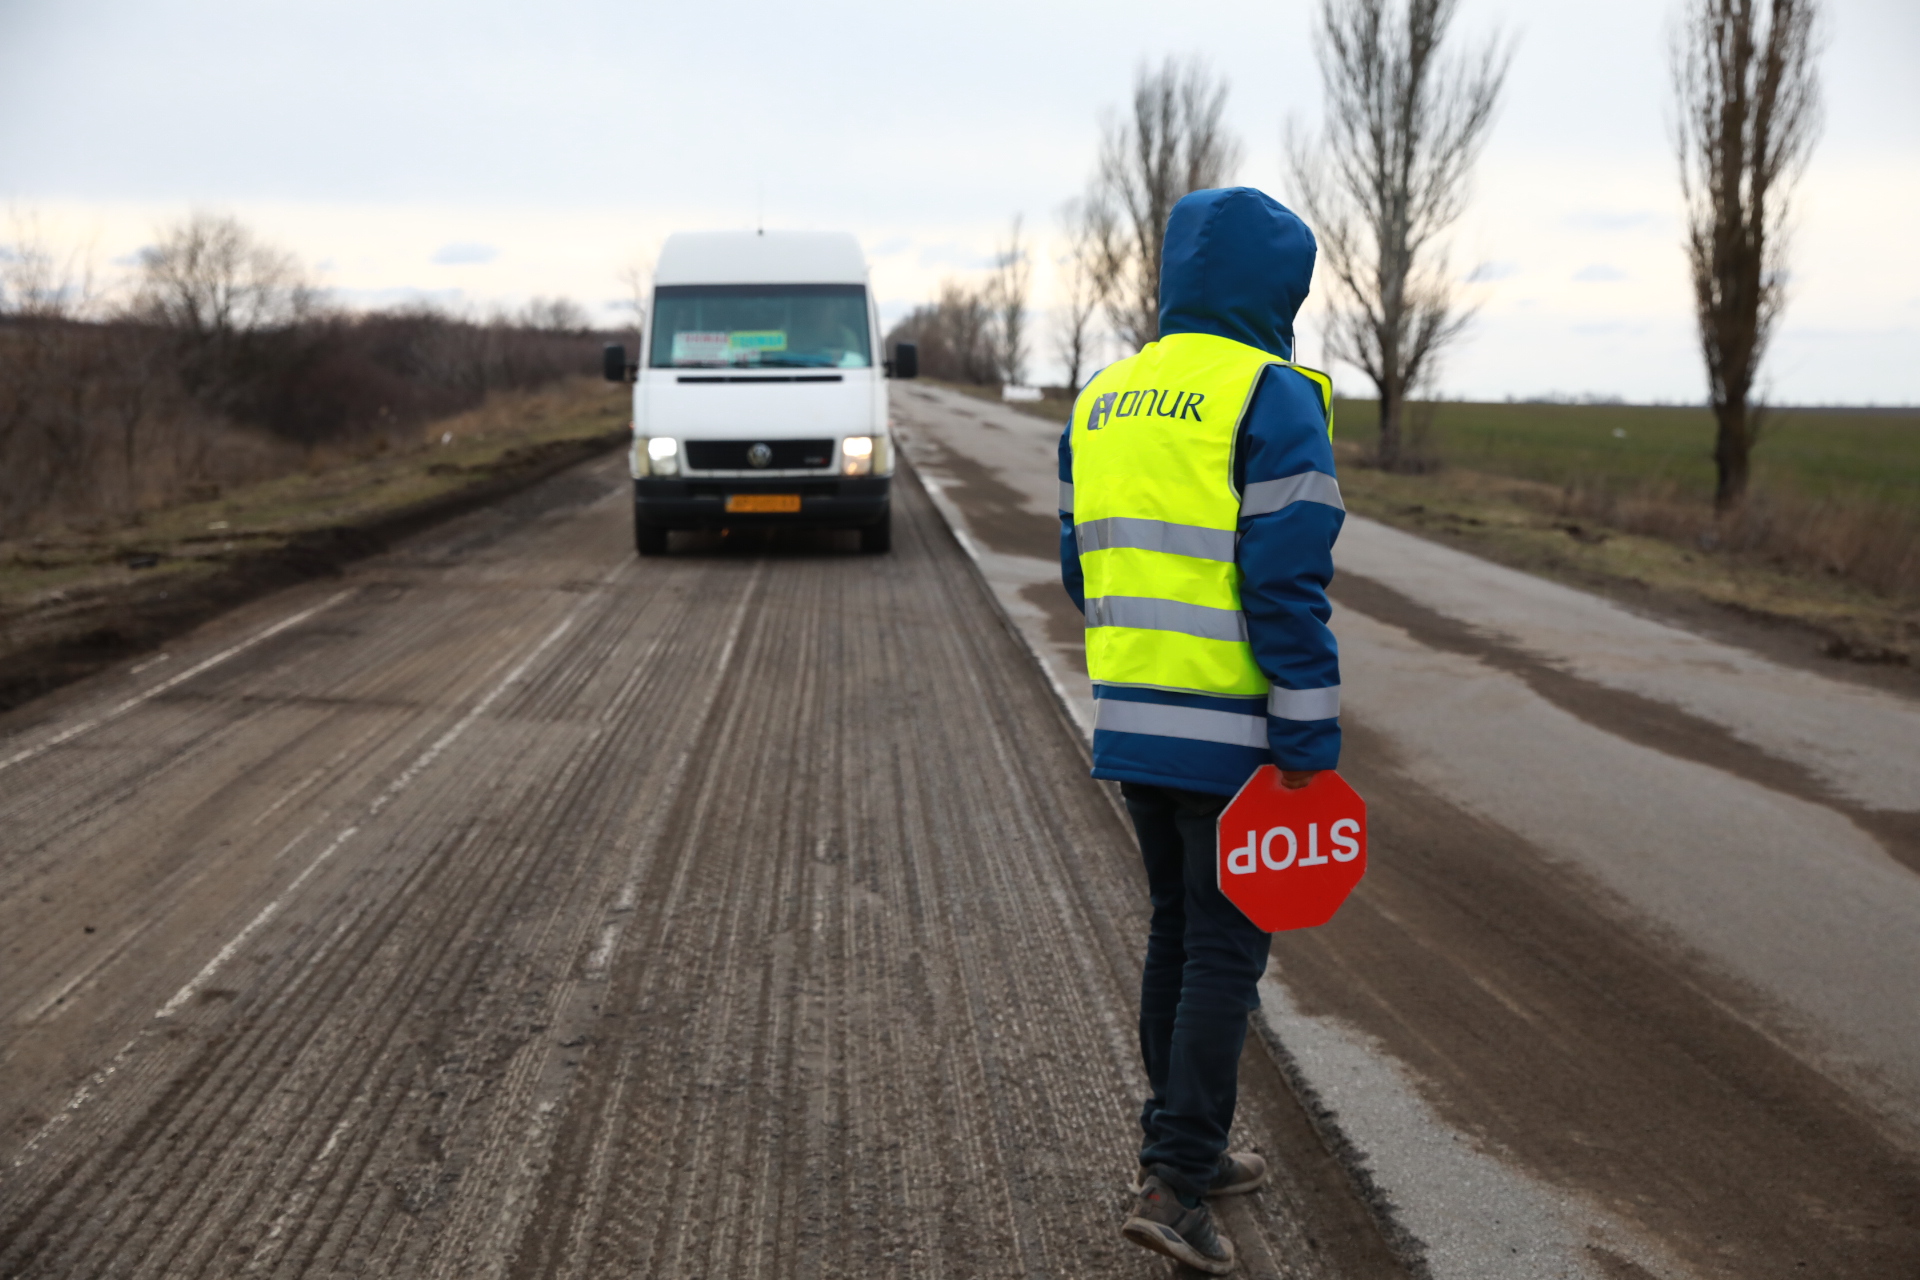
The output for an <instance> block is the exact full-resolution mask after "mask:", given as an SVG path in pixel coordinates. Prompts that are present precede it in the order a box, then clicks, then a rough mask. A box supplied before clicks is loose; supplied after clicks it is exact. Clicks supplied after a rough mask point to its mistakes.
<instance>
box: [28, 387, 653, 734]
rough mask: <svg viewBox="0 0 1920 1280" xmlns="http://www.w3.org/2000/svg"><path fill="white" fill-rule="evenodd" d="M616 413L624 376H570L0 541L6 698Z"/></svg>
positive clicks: (292, 570) (376, 536)
mask: <svg viewBox="0 0 1920 1280" xmlns="http://www.w3.org/2000/svg"><path fill="white" fill-rule="evenodd" d="M626 422H627V407H626V400H625V396H624V394H623V393H622V390H621V389H620V388H618V387H613V386H610V385H608V384H606V383H604V382H600V381H598V380H593V379H587V378H580V379H574V380H570V381H568V382H566V383H562V384H560V385H558V386H555V387H550V388H546V389H543V390H540V391H537V392H521V393H505V394H499V395H496V396H493V397H490V398H489V400H488V401H487V402H486V403H485V404H483V405H481V406H480V407H479V408H477V409H474V410H472V411H469V412H467V413H463V414H460V415H457V416H455V417H453V418H449V419H445V420H443V421H440V422H435V423H431V424H429V425H428V427H427V428H426V429H424V430H423V431H422V433H421V436H420V439H419V442H418V443H417V444H415V445H414V446H412V447H409V448H406V449H400V450H387V451H383V452H380V453H375V454H371V455H368V456H363V457H358V458H338V459H328V460H316V463H315V464H314V465H313V466H310V467H309V468H308V469H306V470H305V471H302V472H298V473H295V474H292V475H287V476H282V477H279V478H277V479H274V480H268V481H263V482H261V483H258V484H252V485H247V486H244V487H236V488H233V489H230V490H228V491H226V492H214V493H207V494H205V495H202V496H201V497H200V498H199V499H198V500H196V501H192V502H187V503H181V504H178V505H174V506H170V507H166V508H162V509H158V510H149V511H145V512H142V513H140V514H139V516H137V517H135V518H134V519H132V520H129V521H127V522H125V523H122V524H118V525H114V526H110V527H109V526H103V525H93V526H83V527H72V528H62V529H53V530H46V531H42V532H39V533H37V534H35V535H34V536H31V537H23V538H18V539H12V540H5V541H0V710H8V709H11V708H13V707H17V706H20V705H22V704H23V703H26V702H28V701H31V700H32V699H34V698H36V697H39V696H41V695H42V694H46V693H50V692H52V691H53V690H55V689H58V688H60V687H62V686H63V685H66V684H70V683H72V682H73V681H75V680H79V679H81V678H83V677H85V676H88V675H90V674H92V673H94V672H96V671H99V670H101V669H102V668H104V667H107V666H109V665H111V664H113V663H116V662H121V661H125V660H127V659H130V658H134V657H137V656H139V655H141V654H145V653H149V652H151V651H153V650H155V649H157V648H159V647H160V646H162V645H164V644H165V643H166V642H167V641H168V640H169V639H170V638H172V637H174V636H177V635H180V634H182V633H184V632H186V631H188V630H190V629H192V628H193V627H195V626H198V625H199V624H201V623H203V622H205V621H206V620H207V619H209V618H211V617H213V616H215V615H217V614H219V613H221V612H223V611H225V610H227V609H231V608H233V607H234V606H235V605H237V604H240V603H242V602H243V601H246V600H249V599H252V598H254V597H256V596H259V595H263V594H265V593H266V592H269V591H274V590H277V589H279V588H282V587H286V586H289V585H292V584H294V583H297V582H302V581H306V580H309V579H313V578H320V577H326V576H330V575H333V574H337V573H339V572H340V571H341V569H342V568H343V567H344V566H346V565H348V564H350V563H352V562H353V561H356V560H359V559H361V558H363V557H365V556H369V555H373V554H375V553H377V552H380V551H382V550H384V549H386V548H387V547H388V546H390V545H391V544H392V543H394V542H395V541H396V540H398V539H401V538H404V537H407V536H408V535H410V534H413V533H417V532H419V531H420V530H422V529H425V528H428V527H430V526H432V525H434V524H437V523H439V522H440V521H443V520H446V519H449V518H451V517H453V516H456V515H459V514H461V513H462V512H466V511H471V510H474V509H476V508H478V507H482V506H485V505H487V504H489V503H492V502H496V501H498V500H499V499H501V498H503V497H505V496H507V495H509V494H512V493H515V492H517V491H519V490H521V489H524V488H526V487H527V486H529V485H532V484H535V483H537V482H538V481H540V480H542V479H544V478H546V477H547V476H550V475H553V474H554V473H555V472H557V471H561V470H564V469H565V468H567V467H570V466H573V465H574V464H576V463H578V462H581V461H584V460H586V459H588V458H591V457H595V456H598V455H601V454H604V453H606V452H607V451H609V450H612V449H616V448H618V447H620V445H622V444H623V443H624V442H625V441H626V439H627V437H628V431H627V425H626Z"/></svg>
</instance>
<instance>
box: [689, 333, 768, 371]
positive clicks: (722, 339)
mask: <svg viewBox="0 0 1920 1280" xmlns="http://www.w3.org/2000/svg"><path fill="white" fill-rule="evenodd" d="M786 349H787V331H786V330H785V329H735V330H733V331H732V332H731V333H722V332H718V331H713V332H686V333H676V334H674V335H673V362H674V363H675V364H732V363H734V362H735V361H739V360H745V361H747V362H749V363H751V362H752V361H755V360H758V359H759V358H760V356H761V354H762V353H763V352H768V351H785V350H786Z"/></svg>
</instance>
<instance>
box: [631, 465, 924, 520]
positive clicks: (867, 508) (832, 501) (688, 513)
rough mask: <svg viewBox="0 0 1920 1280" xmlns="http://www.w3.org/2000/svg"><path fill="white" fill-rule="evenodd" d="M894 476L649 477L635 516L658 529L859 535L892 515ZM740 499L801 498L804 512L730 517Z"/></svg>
mask: <svg viewBox="0 0 1920 1280" xmlns="http://www.w3.org/2000/svg"><path fill="white" fill-rule="evenodd" d="M892 484H893V477H892V476H827V477H822V478H819V479H815V478H813V477H799V476H793V477H787V478H779V477H769V478H767V479H765V480H733V479H726V480H720V479H715V480H702V479H700V478H699V477H697V476H695V477H692V478H685V477H678V476H676V477H673V478H671V479H669V478H665V477H660V476H648V477H646V478H645V479H641V480H635V481H634V482H633V516H634V519H635V521H636V522H638V523H640V524H642V525H646V526H648V527H650V528H656V529H720V528H727V527H732V528H736V529H747V528H756V527H757V528H768V527H773V526H784V527H789V528H791V527H805V528H827V529H853V528H857V527H859V526H861V525H867V524H873V523H874V522H875V521H877V520H879V519H880V518H881V517H883V516H885V515H886V514H887V495H888V494H889V492H890V491H891V487H892ZM734 494H798V495H799V497H800V509H799V510H798V511H777V512H766V511H751V512H749V511H732V512H730V511H728V510H727V499H728V498H729V497H730V496H732V495H734Z"/></svg>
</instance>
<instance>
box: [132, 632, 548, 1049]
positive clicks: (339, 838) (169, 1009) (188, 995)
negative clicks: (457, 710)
mask: <svg viewBox="0 0 1920 1280" xmlns="http://www.w3.org/2000/svg"><path fill="white" fill-rule="evenodd" d="M579 612H580V606H579V605H576V606H574V608H573V610H572V611H571V612H569V613H568V614H567V616H566V617H564V618H562V619H561V620H560V625H559V626H557V627H555V628H554V629H553V630H551V631H549V632H547V634H546V638H545V639H543V640H541V641H540V643H539V644H537V645H535V646H534V647H533V651H532V652H531V653H529V654H527V656H526V657H524V658H522V659H521V660H520V661H519V663H518V664H516V665H515V666H514V668H513V670H511V671H509V672H507V674H506V677H505V678H504V679H502V680H501V681H500V683H499V684H496V685H495V686H493V688H492V689H490V690H488V691H487V694H486V696H485V697H483V698H481V699H480V701H478V702H476V703H474V704H473V706H472V707H471V708H469V709H468V711H467V714H466V715H464V716H461V717H460V719H459V721H458V722H456V723H455V724H454V726H453V727H452V728H450V729H448V730H447V731H446V732H445V733H443V734H441V735H440V736H439V737H438V738H436V739H434V742H433V745H432V746H430V747H428V748H427V749H426V750H425V751H422V752H421V753H420V754H419V755H418V756H416V757H415V758H414V761H413V763H412V764H409V765H408V766H407V767H406V768H405V769H402V770H401V771H400V773H399V775H398V776H397V777H395V778H394V780H393V781H392V782H389V783H388V784H387V785H386V786H385V787H384V788H383V789H382V790H381V792H380V794H379V795H377V796H375V797H374V798H373V802H372V803H371V804H369V805H368V806H367V811H366V813H365V814H363V815H362V816H361V819H360V821H359V822H356V823H354V824H352V825H351V826H348V827H345V828H343V829H342V830H341V831H340V832H339V834H337V835H335V836H334V838H333V839H332V840H330V841H328V842H327V845H326V847H325V848H323V849H321V850H320V852H319V853H317V854H315V855H314V857H313V860H312V861H311V862H309V863H307V865H306V867H305V868H304V869H303V870H302V871H301V872H300V874H299V875H297V876H295V877H294V878H293V880H292V882H291V883H289V884H288V885H287V887H286V888H284V889H282V890H281V891H280V893H279V895H278V896H277V897H275V898H274V900H273V901H271V902H269V903H268V904H267V905H266V906H264V907H262V908H260V912H259V914H258V915H256V916H254V918H253V919H252V920H249V921H248V922H247V924H246V927H245V928H243V929H241V930H240V932H239V933H236V934H234V935H233V937H232V938H231V939H229V940H228V942H227V945H226V946H224V947H222V948H220V950H219V951H217V952H215V953H214V957H213V959H211V960H209V961H207V963H206V964H205V965H204V966H203V967H202V968H201V970H200V972H198V973H196V974H194V975H193V977H191V978H189V979H188V980H187V983H186V985H185V986H183V987H181V988H180V990H178V991H176V992H175V993H174V995H173V998H172V999H171V1000H169V1001H167V1002H166V1003H165V1004H163V1005H161V1006H160V1011H159V1012H158V1013H156V1014H154V1015H153V1016H154V1017H156V1018H168V1017H172V1016H173V1015H174V1014H175V1013H177V1012H179V1010H180V1009H181V1007H182V1006H184V1005H185V1004H186V1003H187V1002H188V1001H189V1000H191V999H193V998H194V996H196V995H198V994H199V992H200V989H201V988H202V987H203V986H205V985H206V983H207V981H208V979H210V978H212V977H213V975H214V974H215V973H216V972H218V971H219V970H220V968H221V967H222V966H223V965H225V964H226V963H227V961H229V960H231V959H233V957H234V953H235V952H237V951H239V950H240V948H241V947H242V946H244V945H246V942H247V939H249V938H251V937H252V936H253V935H254V934H255V933H257V932H259V931H260V929H261V927H262V926H263V925H265V924H266V923H267V922H268V921H269V920H271V919H273V918H274V917H275V916H277V915H279V914H280V911H281V909H282V908H283V907H285V906H286V904H287V900H288V899H289V898H291V897H292V896H293V895H294V894H295V893H297V892H298V891H299V889H300V886H301V885H303V884H305V883H306V882H307V880H308V879H309V878H310V877H311V876H312V875H313V873H314V872H316V871H318V870H319V869H320V868H321V866H322V865H323V864H325V863H326V862H327V861H328V860H329V859H331V858H332V857H333V855H334V854H335V853H337V852H339V851H340V849H341V847H342V846H344V845H345V844H346V843H347V841H349V840H351V839H353V837H354V836H355V835H356V834H358V833H359V831H360V830H361V825H362V824H363V823H366V822H371V821H372V820H373V819H374V818H375V817H376V816H378V814H379V813H380V811H381V810H382V809H385V808H386V807H387V806H388V805H390V804H392V803H393V801H394V800H395V798H396V797H398V796H399V795H400V793H401V792H403V791H405V790H406V789H407V788H408V787H410V786H412V785H413V782H414V779H416V778H418V777H419V776H420V774H421V773H422V772H423V771H424V770H426V769H427V768H428V767H429V766H431V765H432V764H433V762H434V761H435V760H438V759H439V758H440V756H441V754H442V753H443V752H445V751H446V749H447V748H448V747H450V746H452V745H453V743H454V741H455V739H457V738H459V737H460V735H461V734H463V733H465V732H466V731H467V730H468V729H469V728H471V727H472V726H473V723H474V721H476V720H478V719H479V718H480V717H481V716H483V715H485V714H486V713H487V710H488V708H490V707H492V706H493V704H494V703H495V702H496V701H498V700H499V698H500V695H501V694H503V693H505V692H506V691H507V690H508V689H509V688H510V687H511V686H512V685H513V684H514V682H515V681H517V680H519V679H520V677H521V676H523V675H525V674H526V671H527V668H528V667H530V666H532V665H533V664H534V662H535V660H537V659H538V658H539V657H540V655H541V654H543V653H545V652H546V651H547V650H548V649H549V648H550V647H552V645H553V643H554V641H556V640H558V639H559V638H560V637H561V636H563V635H565V634H566V633H567V632H568V631H570V630H572V628H573V623H574V619H575V617H576V616H577V615H578V614H579ZM496 669H497V668H496Z"/></svg>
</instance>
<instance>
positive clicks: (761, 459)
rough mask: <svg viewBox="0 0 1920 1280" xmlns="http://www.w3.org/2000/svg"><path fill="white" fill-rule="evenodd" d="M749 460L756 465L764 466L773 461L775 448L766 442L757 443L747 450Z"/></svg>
mask: <svg viewBox="0 0 1920 1280" xmlns="http://www.w3.org/2000/svg"><path fill="white" fill-rule="evenodd" d="M747 461H748V462H750V463H752V464H753V465H754V466H756V467H764V466H766V465H767V464H768V463H769V462H772V461H773V450H772V449H769V448H768V447H767V446H766V445H764V444H756V445H754V446H753V447H752V448H751V449H748V450H747Z"/></svg>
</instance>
